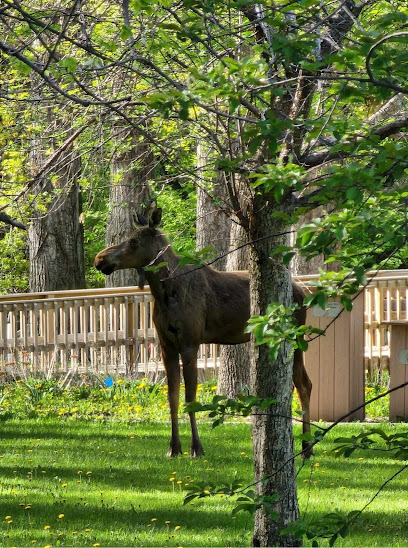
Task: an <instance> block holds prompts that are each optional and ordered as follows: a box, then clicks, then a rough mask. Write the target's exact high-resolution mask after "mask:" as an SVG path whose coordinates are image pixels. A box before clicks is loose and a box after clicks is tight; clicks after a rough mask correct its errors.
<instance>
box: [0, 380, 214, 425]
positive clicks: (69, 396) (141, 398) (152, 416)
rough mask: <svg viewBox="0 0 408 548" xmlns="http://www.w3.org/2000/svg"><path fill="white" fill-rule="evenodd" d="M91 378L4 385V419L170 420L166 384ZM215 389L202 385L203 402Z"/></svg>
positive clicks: (211, 384) (1, 416)
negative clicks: (68, 383) (77, 381)
mask: <svg viewBox="0 0 408 548" xmlns="http://www.w3.org/2000/svg"><path fill="white" fill-rule="evenodd" d="M90 380H91V379H90ZM90 380H88V382H86V379H84V380H83V384H80V385H79V386H75V385H73V386H69V387H67V388H64V387H63V386H62V385H61V383H60V382H59V381H58V380H56V379H37V378H28V379H26V380H18V381H17V382H12V383H4V384H1V385H0V388H1V399H0V419H1V420H6V419H9V418H20V419H22V418H24V417H26V416H29V417H38V418H55V417H57V418H58V417H60V418H66V419H70V420H71V419H72V420H76V419H78V418H82V419H96V420H102V421H106V420H110V419H115V420H120V421H140V420H167V418H168V402H167V385H166V384H164V383H152V382H149V381H147V380H146V379H142V380H140V381H127V380H123V379H118V380H117V381H116V382H115V383H114V384H113V385H112V387H109V388H107V387H106V386H105V384H104V383H103V381H102V380H100V381H98V382H96V383H95V382H90ZM214 387H215V388H214ZM215 389H216V384H215V383H214V382H213V381H208V382H206V383H204V384H199V385H198V397H199V401H201V402H202V403H206V402H208V401H209V399H210V397H212V396H213V394H214V390H215ZM180 412H181V411H180Z"/></svg>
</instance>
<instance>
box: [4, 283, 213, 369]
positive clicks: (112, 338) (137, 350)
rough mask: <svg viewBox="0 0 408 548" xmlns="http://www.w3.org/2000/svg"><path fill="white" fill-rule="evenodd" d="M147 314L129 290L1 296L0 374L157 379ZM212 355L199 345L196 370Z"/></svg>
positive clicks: (145, 296)
mask: <svg viewBox="0 0 408 548" xmlns="http://www.w3.org/2000/svg"><path fill="white" fill-rule="evenodd" d="M152 312H153V298H152V296H151V294H150V292H149V291H141V290H139V289H137V288H134V287H130V288H129V287H125V288H118V289H99V290H76V291H55V292H52V293H30V294H18V295H7V296H2V297H0V368H1V369H2V370H3V371H5V372H18V374H24V375H27V374H29V373H30V372H38V371H40V372H42V373H45V374H46V375H51V374H54V373H58V374H63V373H68V372H70V371H71V372H72V371H75V372H81V373H88V372H92V373H100V374H102V373H103V374H112V373H115V374H122V375H129V376H157V375H158V373H159V371H160V370H162V364H161V363H160V351H159V346H158V341H157V335H156V330H155V329H154V326H153V322H152ZM217 355H218V351H217V349H216V348H215V345H203V346H202V348H201V349H200V355H199V358H200V366H201V367H202V368H203V369H204V370H206V369H207V367H211V366H214V365H215V363H214V357H215V358H216V356H217ZM215 361H216V360H215Z"/></svg>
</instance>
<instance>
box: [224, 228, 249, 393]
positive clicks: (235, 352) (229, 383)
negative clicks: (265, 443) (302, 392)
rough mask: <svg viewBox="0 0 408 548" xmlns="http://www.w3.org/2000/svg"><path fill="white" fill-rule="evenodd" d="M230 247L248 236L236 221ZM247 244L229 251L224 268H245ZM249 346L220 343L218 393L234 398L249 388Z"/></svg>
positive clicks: (233, 246)
mask: <svg viewBox="0 0 408 548" xmlns="http://www.w3.org/2000/svg"><path fill="white" fill-rule="evenodd" d="M230 241H231V249H235V248H237V247H238V246H240V245H242V244H243V243H246V242H247V241H248V236H247V234H246V232H245V231H244V229H243V228H242V227H241V225H239V224H238V223H234V222H233V223H232V224H231V237H230ZM248 256H249V253H248V246H245V247H241V248H240V249H238V250H237V251H234V252H233V253H230V254H229V255H228V258H227V268H226V270H247V269H248V260H249V257H248ZM249 363H250V346H249V344H248V343H245V344H237V345H233V346H231V345H221V347H220V367H219V370H218V394H222V395H226V396H228V398H235V397H236V395H237V394H239V393H243V392H245V391H248V390H249Z"/></svg>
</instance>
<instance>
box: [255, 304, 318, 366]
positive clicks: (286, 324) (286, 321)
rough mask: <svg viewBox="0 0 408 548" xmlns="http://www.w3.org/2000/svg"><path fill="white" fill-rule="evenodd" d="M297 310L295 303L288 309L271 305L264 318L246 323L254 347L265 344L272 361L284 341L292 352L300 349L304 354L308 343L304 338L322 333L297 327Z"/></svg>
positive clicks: (305, 326) (256, 318) (307, 327)
mask: <svg viewBox="0 0 408 548" xmlns="http://www.w3.org/2000/svg"><path fill="white" fill-rule="evenodd" d="M298 308H299V305H298V304H296V303H295V304H292V305H291V306H289V307H284V306H283V305H279V304H276V303H272V304H270V305H269V306H268V308H267V309H266V315H265V316H253V317H252V318H250V319H249V321H248V327H247V328H246V332H247V333H251V332H253V334H254V338H255V344H256V345H260V344H266V345H268V346H269V348H270V357H271V360H272V361H274V360H276V358H277V355H278V352H279V348H280V346H281V344H282V343H283V342H284V341H287V342H289V344H291V345H292V347H293V349H294V350H295V349H296V348H300V350H302V351H303V352H305V351H306V350H307V348H308V343H307V341H306V340H305V338H304V337H305V336H311V335H313V334H319V335H321V334H322V333H323V331H322V330H321V329H318V328H316V327H312V326H307V325H300V326H299V325H298V324H297V322H296V317H295V316H294V313H295V311H296V310H297V309H298Z"/></svg>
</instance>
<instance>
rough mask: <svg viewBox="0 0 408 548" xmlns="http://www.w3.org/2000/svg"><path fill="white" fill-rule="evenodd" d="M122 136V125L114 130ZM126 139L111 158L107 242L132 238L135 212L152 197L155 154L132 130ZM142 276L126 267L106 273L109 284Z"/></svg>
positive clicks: (122, 284)
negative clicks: (151, 184)
mask: <svg viewBox="0 0 408 548" xmlns="http://www.w3.org/2000/svg"><path fill="white" fill-rule="evenodd" d="M114 133H115V137H116V139H117V140H119V138H120V135H121V134H122V133H123V127H122V126H118V127H116V128H115V130H114ZM127 135H128V137H127V139H126V142H125V143H120V145H118V146H119V151H118V152H117V153H116V155H115V158H114V159H113V161H112V167H111V178H112V183H111V186H110V190H109V203H110V215H109V218H108V222H107V229H106V245H107V246H110V245H114V244H118V243H120V242H122V241H123V240H126V239H127V238H129V237H130V236H131V235H132V233H133V231H134V218H135V216H136V213H141V214H143V213H145V209H146V207H147V206H148V204H149V202H150V200H151V194H150V187H149V184H148V180H149V178H150V179H151V178H153V172H154V158H153V154H152V152H151V148H150V145H149V144H148V143H146V142H144V141H143V140H141V138H140V136H139V135H138V134H137V133H136V132H135V131H132V132H131V133H130V134H129V132H127ZM138 283H139V278H138V274H137V271H136V269H133V268H132V269H131V268H126V269H125V270H118V271H116V272H114V273H113V274H111V275H110V276H106V278H105V284H106V287H125V286H129V285H137V284H138Z"/></svg>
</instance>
